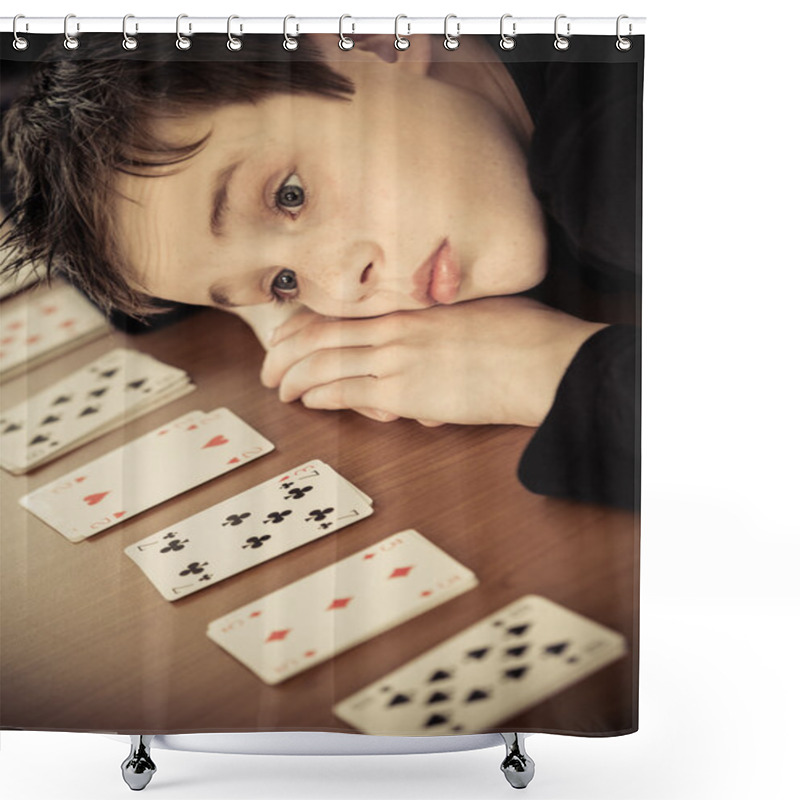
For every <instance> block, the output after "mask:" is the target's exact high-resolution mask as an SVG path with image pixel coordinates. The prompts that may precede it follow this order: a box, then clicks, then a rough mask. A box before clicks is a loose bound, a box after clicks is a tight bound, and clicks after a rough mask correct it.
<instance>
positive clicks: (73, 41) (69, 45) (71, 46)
mask: <svg viewBox="0 0 800 800" xmlns="http://www.w3.org/2000/svg"><path fill="white" fill-rule="evenodd" d="M71 19H75V15H74V14H67V16H66V17H64V47H66V49H67V50H77V49H78V46H79V45H80V42H79V41H78V40H77V38H76V37H74V36H72V35H70V32H69V21H70V20H71ZM80 29H81V26H80V24H79V23H75V31H76V32H77V31H79V30H80Z"/></svg>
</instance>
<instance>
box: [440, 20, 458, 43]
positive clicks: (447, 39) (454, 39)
mask: <svg viewBox="0 0 800 800" xmlns="http://www.w3.org/2000/svg"><path fill="white" fill-rule="evenodd" d="M452 17H456V20H458V17H457V16H456V15H455V14H448V15H447V16H446V17H445V18H444V41H443V42H442V46H443V47H444V49H445V50H455V49H456V48H457V47H458V45H459V41H458V37H459V36H460V35H461V23H460V22H458V21H456V35H455V36H451V35H450V34H449V33H448V32H447V22H448V20H450V19H451V18H452Z"/></svg>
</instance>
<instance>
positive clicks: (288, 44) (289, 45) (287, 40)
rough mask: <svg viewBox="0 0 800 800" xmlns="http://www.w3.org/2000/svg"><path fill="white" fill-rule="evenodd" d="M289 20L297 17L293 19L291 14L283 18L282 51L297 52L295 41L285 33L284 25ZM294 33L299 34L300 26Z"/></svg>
mask: <svg viewBox="0 0 800 800" xmlns="http://www.w3.org/2000/svg"><path fill="white" fill-rule="evenodd" d="M290 19H297V17H293V16H292V15H291V14H288V15H287V16H285V17H284V18H283V49H284V50H297V39H293V38H292V37H291V36H289V34H288V33H287V32H286V24H287V23H288V22H289V20H290ZM295 33H300V26H299V25H298V26H297V30H296V31H295Z"/></svg>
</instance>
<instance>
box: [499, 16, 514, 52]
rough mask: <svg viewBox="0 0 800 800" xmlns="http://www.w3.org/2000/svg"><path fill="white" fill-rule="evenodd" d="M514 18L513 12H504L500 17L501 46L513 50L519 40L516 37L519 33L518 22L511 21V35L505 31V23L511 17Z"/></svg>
mask: <svg viewBox="0 0 800 800" xmlns="http://www.w3.org/2000/svg"><path fill="white" fill-rule="evenodd" d="M509 17H512V18H513V14H503V16H502V17H500V47H502V48H503V50H513V49H514V48H515V47H516V46H517V40H516V39H515V38H514V37H515V36H516V35H517V23H516V22H512V23H511V36H507V35H506V34H505V33H504V32H503V23H504V22H505V21H506V20H507V19H508V18H509Z"/></svg>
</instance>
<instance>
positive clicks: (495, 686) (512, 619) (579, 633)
mask: <svg viewBox="0 0 800 800" xmlns="http://www.w3.org/2000/svg"><path fill="white" fill-rule="evenodd" d="M625 652H626V645H625V639H624V638H623V637H622V636H621V635H620V634H619V633H617V632H616V631H612V630H610V629H609V628H606V627H604V626H602V625H599V624H598V623H596V622H594V621H592V620H590V619H587V618H586V617H583V616H581V615H580V614H576V613H575V612H573V611H570V610H569V609H567V608H564V607H563V606H560V605H558V604H557V603H553V602H552V601H550V600H547V599H545V598H544V597H538V596H536V595H526V596H524V597H521V598H519V599H518V600H515V601H514V602H512V603H510V604H509V605H507V606H505V607H504V608H501V609H500V610H499V611H496V612H495V613H493V614H490V615H489V616H488V617H485V618H484V619H482V620H481V621H480V622H477V623H476V624H475V625H472V626H471V627H469V628H467V629H466V630H464V631H462V632H460V633H458V634H456V635H455V636H453V637H451V638H449V639H447V640H446V641H444V642H442V643H441V644H440V645H438V646H436V647H434V648H432V649H431V650H429V651H428V652H426V653H424V654H423V655H421V656H419V657H418V658H416V659H414V660H412V661H410V662H408V663H407V664H404V665H403V666H402V667H400V668H399V669H396V670H394V671H393V672H391V673H389V674H388V675H386V676H384V677H383V678H381V679H380V680H378V681H375V683H372V684H370V685H369V686H367V687H366V688H364V689H361V690H360V691H358V692H356V693H355V694H353V695H351V696H350V697H348V698H346V699H345V700H342V701H341V702H340V703H338V704H337V705H336V706H334V709H333V712H334V714H336V716H337V717H339V718H340V719H343V720H345V721H346V722H348V723H350V724H351V725H352V726H353V727H354V728H357V729H358V730H359V731H362V732H363V733H369V734H376V735H395V736H436V735H448V736H450V735H456V734H466V733H483V732H485V731H486V729H487V728H494V727H497V726H498V725H499V724H500V723H502V722H503V720H504V719H507V718H509V717H512V716H516V715H517V714H519V713H520V712H521V711H523V710H525V709H526V708H529V707H530V706H533V705H535V704H536V703H540V702H541V701H542V700H545V699H546V698H547V697H550V696H551V695H553V694H555V693H556V692H559V691H561V690H562V689H565V688H566V687H567V686H571V685H572V684H574V683H577V682H578V681H580V680H583V679H584V678H586V677H587V676H588V675H590V674H592V673H593V672H596V671H597V670H599V669H600V668H601V667H604V666H605V665H606V664H609V663H611V662H612V661H615V660H616V659H618V658H621V657H622V656H623V655H624V654H625Z"/></svg>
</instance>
